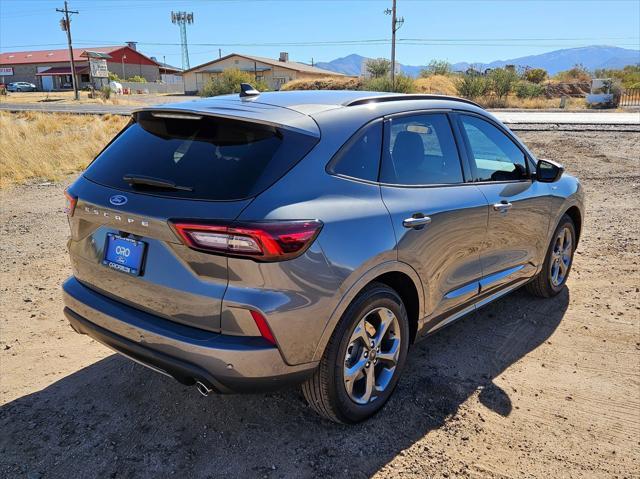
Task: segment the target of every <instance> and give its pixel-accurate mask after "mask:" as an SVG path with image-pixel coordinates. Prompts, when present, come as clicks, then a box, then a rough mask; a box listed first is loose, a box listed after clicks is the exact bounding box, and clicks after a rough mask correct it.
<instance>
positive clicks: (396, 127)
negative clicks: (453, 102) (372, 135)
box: [380, 113, 463, 185]
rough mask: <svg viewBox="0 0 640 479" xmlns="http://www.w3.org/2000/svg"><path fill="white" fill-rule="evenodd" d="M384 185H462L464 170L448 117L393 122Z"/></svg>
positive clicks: (382, 176)
mask: <svg viewBox="0 0 640 479" xmlns="http://www.w3.org/2000/svg"><path fill="white" fill-rule="evenodd" d="M380 181H381V182H383V183H390V184H398V185H433V184H452V183H462V182H463V176H462V167H461V164H460V157H459V156H458V149H457V147H456V143H455V140H454V138H453V133H452V131H451V125H450V124H449V120H448V118H447V115H446V114H444V113H428V114H419V115H411V116H402V117H398V118H393V119H391V121H390V122H389V128H387V138H386V141H385V148H384V152H383V160H382V169H381V171H380Z"/></svg>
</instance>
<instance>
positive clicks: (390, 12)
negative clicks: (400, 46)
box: [384, 0, 404, 88]
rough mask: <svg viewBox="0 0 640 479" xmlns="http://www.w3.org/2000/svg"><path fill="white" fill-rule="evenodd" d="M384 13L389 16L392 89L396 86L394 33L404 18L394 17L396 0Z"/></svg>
mask: <svg viewBox="0 0 640 479" xmlns="http://www.w3.org/2000/svg"><path fill="white" fill-rule="evenodd" d="M384 13H385V14H387V15H391V87H392V88H393V87H395V85H396V32H397V31H398V30H399V29H400V27H401V26H402V24H403V23H404V17H400V18H397V16H396V0H393V5H392V7H391V10H389V9H388V8H387V9H386V10H385V11H384Z"/></svg>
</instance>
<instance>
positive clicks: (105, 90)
mask: <svg viewBox="0 0 640 479" xmlns="http://www.w3.org/2000/svg"><path fill="white" fill-rule="evenodd" d="M100 96H101V97H102V98H103V99H105V100H108V99H109V98H110V97H111V87H108V86H103V87H102V88H100Z"/></svg>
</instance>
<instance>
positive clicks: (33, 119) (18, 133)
mask: <svg viewBox="0 0 640 479" xmlns="http://www.w3.org/2000/svg"><path fill="white" fill-rule="evenodd" d="M127 121H128V119H127V118H126V117H123V116H115V115H105V116H97V115H63V114H56V113H35V112H26V113H6V112H0V188H6V187H8V186H11V185H15V184H21V183H25V182H28V181H33V180H52V181H54V180H59V179H61V178H62V177H64V176H65V175H68V174H70V173H74V172H77V171H80V170H82V169H84V168H85V167H86V166H87V165H88V164H89V162H90V161H91V160H92V159H93V158H94V157H95V155H97V154H98V153H99V152H100V150H101V149H102V148H103V147H104V146H105V145H106V144H107V143H108V142H109V140H111V138H113V137H114V136H115V134H116V133H117V132H118V131H120V130H121V129H122V128H123V127H124V125H125V124H126V123H127Z"/></svg>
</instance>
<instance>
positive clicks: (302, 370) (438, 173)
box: [63, 86, 583, 423]
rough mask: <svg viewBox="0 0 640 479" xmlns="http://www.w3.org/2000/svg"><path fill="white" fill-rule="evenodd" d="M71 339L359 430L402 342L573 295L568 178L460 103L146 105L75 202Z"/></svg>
mask: <svg viewBox="0 0 640 479" xmlns="http://www.w3.org/2000/svg"><path fill="white" fill-rule="evenodd" d="M66 196H67V200H68V205H67V211H68V217H69V223H70V227H71V238H70V241H69V244H68V245H69V253H70V257H71V263H72V266H73V277H71V278H69V279H68V280H67V281H66V282H65V283H64V286H63V289H64V300H65V310H64V311H65V314H66V316H67V318H68V320H69V321H70V323H71V326H72V327H73V329H74V330H75V331H77V332H79V333H82V334H87V335H89V336H91V337H92V338H94V339H96V340H97V341H99V342H101V343H103V344H105V345H107V346H109V347H110V348H112V349H114V350H115V351H118V352H120V353H122V354H124V355H125V356H128V357H130V358H132V359H134V360H135V361H138V362H140V363H142V364H144V365H147V366H149V367H150V368H152V369H155V370H156V371H160V372H163V373H165V374H167V375H169V376H172V377H173V378H175V379H177V380H178V381H180V382H181V383H184V384H195V385H196V386H197V388H198V390H199V391H200V392H201V393H202V394H204V395H207V394H209V393H210V392H212V391H215V392H220V393H229V392H242V391H244V392H256V391H263V390H269V389H273V388H277V387H281V386H284V385H287V384H292V383H301V384H302V390H303V393H304V396H305V397H306V399H307V401H308V403H309V404H310V406H311V407H312V408H313V409H314V410H315V411H317V412H318V413H319V414H321V415H323V416H325V417H327V418H329V419H331V420H333V421H337V422H343V423H355V422H358V421H362V420H364V419H366V418H368V417H370V416H371V415H372V414H374V413H376V412H377V411H378V410H380V409H381V408H382V406H383V405H384V404H385V403H386V401H387V400H388V399H389V396H390V395H391V393H392V392H393V390H394V388H395V387H396V384H397V382H398V378H399V376H400V373H401V372H402V369H403V366H404V364H405V360H406V357H407V352H408V350H409V347H410V345H411V344H413V343H414V342H416V341H418V340H421V339H424V338H427V337H429V336H430V335H431V334H433V333H434V332H436V331H438V330H439V329H440V328H442V327H443V326H445V325H447V324H450V323H452V322H453V321H455V320H457V319H459V318H461V317H462V316H464V315H466V314H467V313H470V312H473V311H475V310H476V309H478V308H479V307H481V306H483V305H486V304H488V303H490V302H492V301H494V300H496V299H497V298H500V297H502V296H504V295H505V294H506V293H509V292H510V291H513V290H514V289H516V288H519V287H521V286H523V285H527V288H528V289H529V291H531V292H532V293H533V294H535V295H537V296H542V297H547V298H548V297H551V296H554V295H557V294H558V293H559V292H560V291H561V290H562V289H563V287H564V286H565V283H566V281H567V277H568V275H569V271H570V269H571V264H572V260H573V254H574V251H575V248H576V246H577V244H578V240H579V239H580V234H581V226H582V222H583V191H582V188H581V186H580V183H579V182H578V180H577V179H576V178H574V177H572V176H570V175H568V174H566V173H564V172H563V168H562V167H561V166H560V165H559V164H557V163H554V162H552V161H549V160H542V159H541V160H537V159H536V158H535V156H534V155H533V154H532V153H531V152H530V151H529V150H528V149H527V147H526V146H525V145H524V144H523V143H522V142H521V141H520V140H519V139H518V138H517V137H516V136H515V135H514V134H513V133H512V132H510V131H509V129H508V128H506V127H505V126H504V125H503V124H501V123H500V122H499V121H498V120H496V119H495V117H493V116H492V115H491V114H489V113H487V112H486V111H485V110H483V109H482V108H480V107H479V106H477V105H475V104H473V103H472V102H470V101H467V100H463V99H459V98H450V97H441V96H435V95H399V94H384V93H373V92H359V91H304V92H303V91H297V92H296V91H291V92H271V93H258V92H256V91H254V90H251V89H250V88H249V87H247V86H245V87H243V93H241V94H240V96H238V95H228V96H221V97H214V98H208V99H203V100H198V101H191V102H186V103H182V104H172V105H160V106H156V107H148V108H143V109H141V110H138V111H136V112H135V113H134V114H133V118H132V120H131V122H130V123H129V125H128V126H127V127H126V128H125V129H124V130H123V131H122V132H121V133H120V134H119V135H118V136H117V137H116V138H115V139H114V140H113V141H112V142H111V143H110V144H109V145H108V146H107V147H106V148H105V149H104V150H103V151H102V152H101V153H100V154H99V155H98V156H97V158H96V159H95V160H94V161H93V163H91V165H90V166H89V167H88V169H87V170H86V171H85V172H84V173H83V174H82V175H81V176H80V177H79V178H78V179H77V180H76V181H75V182H74V183H73V184H72V185H71V186H70V187H69V189H68V190H67V192H66Z"/></svg>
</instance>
